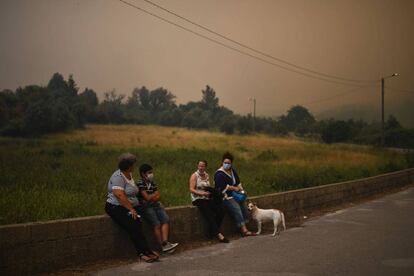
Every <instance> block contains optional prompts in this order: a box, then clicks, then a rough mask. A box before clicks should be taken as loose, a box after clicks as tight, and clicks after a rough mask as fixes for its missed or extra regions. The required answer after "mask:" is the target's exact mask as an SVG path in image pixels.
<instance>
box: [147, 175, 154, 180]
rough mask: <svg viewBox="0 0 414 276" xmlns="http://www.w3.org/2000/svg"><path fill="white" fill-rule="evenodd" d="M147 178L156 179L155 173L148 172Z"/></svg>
mask: <svg viewBox="0 0 414 276" xmlns="http://www.w3.org/2000/svg"><path fill="white" fill-rule="evenodd" d="M147 179H148V180H149V181H153V180H154V174H153V173H149V174H147Z"/></svg>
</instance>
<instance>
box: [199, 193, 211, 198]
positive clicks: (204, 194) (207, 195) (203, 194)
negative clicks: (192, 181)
mask: <svg viewBox="0 0 414 276" xmlns="http://www.w3.org/2000/svg"><path fill="white" fill-rule="evenodd" d="M200 195H201V196H205V197H209V196H210V193H209V192H200Z"/></svg>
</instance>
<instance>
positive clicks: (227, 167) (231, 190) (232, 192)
mask: <svg viewBox="0 0 414 276" xmlns="http://www.w3.org/2000/svg"><path fill="white" fill-rule="evenodd" d="M233 159H234V158H233V155H231V154H230V153H228V152H226V153H225V154H224V155H223V158H222V162H223V163H222V166H221V167H220V168H219V169H218V170H217V171H216V173H215V175H214V183H215V188H216V189H217V190H218V191H220V192H221V193H222V194H223V196H224V197H223V204H224V207H225V208H226V210H227V211H228V213H229V214H230V216H231V217H232V219H233V221H234V222H235V223H236V226H237V227H238V228H239V229H240V233H241V234H242V236H243V237H245V236H255V234H254V233H252V232H250V231H249V230H248V229H247V227H246V222H247V218H248V211H247V207H246V204H245V202H244V199H245V196H244V195H243V194H244V190H243V187H242V185H241V183H240V179H239V176H238V174H237V172H236V171H235V170H234V168H233V167H232V164H233Z"/></svg>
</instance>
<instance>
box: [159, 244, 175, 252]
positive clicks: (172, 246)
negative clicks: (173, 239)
mask: <svg viewBox="0 0 414 276" xmlns="http://www.w3.org/2000/svg"><path fill="white" fill-rule="evenodd" d="M177 246H178V243H170V242H167V244H166V245H163V246H162V251H163V252H169V251H171V250H173V249H175V248H176V247H177Z"/></svg>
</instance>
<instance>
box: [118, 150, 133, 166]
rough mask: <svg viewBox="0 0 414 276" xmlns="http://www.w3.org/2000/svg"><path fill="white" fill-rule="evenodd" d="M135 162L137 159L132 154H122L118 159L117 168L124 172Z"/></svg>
mask: <svg viewBox="0 0 414 276" xmlns="http://www.w3.org/2000/svg"><path fill="white" fill-rule="evenodd" d="M135 162H137V157H136V156H135V155H133V154H132V153H129V152H128V153H123V154H121V156H119V158H118V168H119V169H120V170H121V171H126V170H128V169H129V168H130V167H132V166H133V165H134V164H135Z"/></svg>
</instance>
